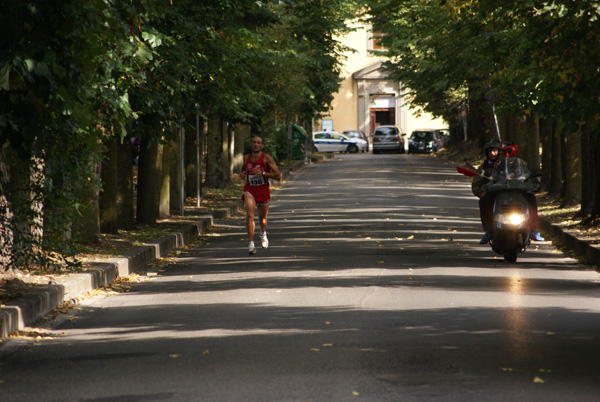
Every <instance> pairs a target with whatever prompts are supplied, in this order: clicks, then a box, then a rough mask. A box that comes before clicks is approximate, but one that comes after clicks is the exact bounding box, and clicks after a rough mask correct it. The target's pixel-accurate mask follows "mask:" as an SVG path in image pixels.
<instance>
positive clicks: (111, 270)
mask: <svg viewBox="0 0 600 402" xmlns="http://www.w3.org/2000/svg"><path fill="white" fill-rule="evenodd" d="M324 159H325V158H323V160H324ZM303 167H304V162H302V161H300V162H297V163H296V164H294V165H292V166H291V167H290V168H286V169H282V171H281V174H282V181H283V180H286V179H287V178H288V177H289V176H290V175H291V173H292V172H295V171H298V170H301V169H302V168H303ZM242 207H243V202H242V200H241V199H239V200H236V201H233V202H232V203H231V204H230V205H228V206H226V207H224V208H217V209H215V210H212V211H210V212H209V213H208V216H207V217H204V218H200V219H197V220H194V221H193V222H191V221H190V223H188V224H185V225H183V226H182V228H181V229H180V230H178V231H174V232H171V233H169V234H168V235H166V236H164V237H162V238H160V239H158V240H156V241H153V242H149V243H147V244H145V245H143V246H141V247H139V248H137V249H135V250H134V251H131V252H129V253H127V254H125V255H123V256H120V257H115V258H110V259H107V260H103V261H99V262H97V263H95V264H93V266H92V267H91V268H89V269H87V270H86V271H84V272H81V273H78V274H73V275H69V276H67V277H65V278H60V279H58V280H56V282H54V283H49V284H48V286H47V287H46V288H45V289H42V288H40V289H35V290H32V291H31V292H29V293H28V294H26V295H25V296H23V297H20V298H18V299H15V300H12V301H10V302H8V303H7V304H6V305H4V306H2V307H0V339H4V338H7V337H8V336H9V335H10V334H12V333H13V332H15V331H18V330H20V329H23V328H25V327H27V326H29V325H31V324H33V323H34V322H35V321H37V320H39V319H40V318H42V317H44V316H45V315H46V314H48V313H49V312H51V311H52V310H54V309H56V308H57V307H59V306H61V305H62V304H63V303H64V302H66V301H68V300H71V299H74V298H77V297H79V296H81V295H82V294H84V293H85V292H88V291H90V290H93V289H97V288H100V287H102V286H107V285H110V284H111V283H112V282H113V281H114V280H115V279H116V278H117V277H118V276H127V275H129V274H131V273H134V272H139V271H142V270H144V268H146V266H147V265H148V264H150V263H152V262H154V261H155V260H156V259H157V258H160V257H163V256H165V255H166V254H168V253H169V252H170V251H171V250H174V249H176V248H179V247H182V246H185V245H186V244H188V243H190V242H191V241H192V240H194V239H195V238H196V237H197V236H199V235H201V234H203V233H205V232H206V231H207V230H208V229H210V228H211V227H212V225H213V219H227V218H230V217H232V216H234V215H235V214H236V213H237V212H238V211H239V210H240V209H241V208H242ZM191 209H193V208H191Z"/></svg>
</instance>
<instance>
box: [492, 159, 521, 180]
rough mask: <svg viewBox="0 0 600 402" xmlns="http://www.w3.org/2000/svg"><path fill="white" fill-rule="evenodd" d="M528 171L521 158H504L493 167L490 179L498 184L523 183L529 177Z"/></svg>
mask: <svg viewBox="0 0 600 402" xmlns="http://www.w3.org/2000/svg"><path fill="white" fill-rule="evenodd" d="M529 174H530V173H529V169H527V167H526V166H525V162H524V161H523V159H521V158H515V157H510V158H504V159H502V160H501V161H499V162H498V163H497V164H496V166H494V171H493V172H492V177H493V178H494V180H496V181H499V182H504V181H510V180H518V181H525V180H527V178H528V177H529Z"/></svg>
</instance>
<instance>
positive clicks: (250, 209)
mask: <svg viewBox="0 0 600 402" xmlns="http://www.w3.org/2000/svg"><path fill="white" fill-rule="evenodd" d="M244 205H245V207H246V232H247V233H248V241H254V228H255V224H254V210H255V209H256V200H255V199H254V196H253V195H252V194H250V193H244Z"/></svg>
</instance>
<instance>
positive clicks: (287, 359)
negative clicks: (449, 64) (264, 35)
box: [0, 154, 600, 402]
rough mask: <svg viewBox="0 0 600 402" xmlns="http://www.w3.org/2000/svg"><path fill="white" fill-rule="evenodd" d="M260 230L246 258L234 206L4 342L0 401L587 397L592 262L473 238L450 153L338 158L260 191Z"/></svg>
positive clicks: (464, 188) (595, 289)
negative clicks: (127, 285)
mask: <svg viewBox="0 0 600 402" xmlns="http://www.w3.org/2000/svg"><path fill="white" fill-rule="evenodd" d="M268 233H269V239H270V244H271V245H270V247H269V249H268V250H262V249H259V250H258V252H257V254H256V255H255V256H248V255H247V240H246V238H245V227H244V220H243V217H241V216H240V217H237V218H236V219H231V220H223V221H219V222H218V227H217V228H216V230H215V232H214V233H212V234H211V235H210V236H208V237H206V238H204V240H203V241H199V242H197V243H196V244H195V245H193V246H192V247H189V248H186V249H183V250H181V251H180V252H179V253H178V254H176V255H173V256H172V257H170V258H169V259H168V260H167V262H168V263H169V265H168V266H165V267H164V268H163V269H162V270H161V272H160V275H159V276H157V277H152V278H149V279H147V280H144V281H142V282H140V283H134V284H132V285H131V286H132V287H131V290H130V291H129V292H127V293H121V294H117V295H103V296H98V297H95V298H92V299H90V300H87V301H86V302H85V303H83V304H82V305H81V306H79V308H80V309H79V310H74V311H72V312H71V313H70V314H69V315H63V316H62V318H61V319H59V320H58V321H57V323H56V324H55V326H54V327H53V328H51V330H49V335H51V336H47V337H42V338H41V339H38V340H37V341H36V342H35V343H34V344H31V343H26V345H29V346H28V347H26V348H24V349H23V350H20V351H18V352H15V353H12V354H10V355H5V356H4V358H3V361H2V364H1V365H0V395H1V397H0V399H2V400H3V401H36V400H37V401H196V400H197V401H200V400H201V401H422V400H427V401H468V400H471V401H515V400H527V401H538V400H539V401H561V402H562V401H567V400H572V401H598V400H600V368H599V365H600V294H599V293H600V286H599V285H600V275H599V274H598V273H597V272H595V271H594V270H593V269H590V268H589V267H586V266H583V265H580V264H578V263H577V262H576V261H574V260H573V259H571V258H568V257H566V256H565V255H563V254H562V253H560V252H557V251H556V250H555V249H554V248H553V246H552V244H550V243H549V242H544V243H539V244H533V245H532V247H530V248H529V249H528V250H527V252H526V253H525V254H524V255H522V256H520V258H519V260H518V262H517V263H515V264H509V263H507V262H505V261H504V260H503V258H502V257H498V256H495V255H494V254H493V252H492V251H491V250H490V248H489V247H488V246H480V245H479V244H478V241H479V239H480V238H481V236H482V229H481V226H480V223H479V218H478V209H477V200H476V198H475V197H473V196H472V194H471V193H470V188H469V181H468V179H467V178H464V177H462V176H459V175H458V174H457V173H456V172H455V171H454V168H453V166H452V165H448V164H446V163H444V162H442V161H440V160H438V159H436V158H433V157H428V156H420V155H371V154H357V155H337V156H336V159H335V160H332V161H328V162H325V163H321V164H318V165H312V166H309V167H307V168H306V169H304V170H303V171H301V172H300V173H298V174H296V175H295V176H294V178H293V179H291V180H290V181H288V182H287V183H286V184H285V186H284V188H283V189H281V190H279V191H277V192H276V193H275V194H274V196H273V199H272V206H271V210H270V214H269V231H268ZM256 241H257V244H260V243H259V239H258V234H257V235H256ZM14 342H17V344H19V343H18V342H19V341H14ZM20 342H21V343H23V341H20Z"/></svg>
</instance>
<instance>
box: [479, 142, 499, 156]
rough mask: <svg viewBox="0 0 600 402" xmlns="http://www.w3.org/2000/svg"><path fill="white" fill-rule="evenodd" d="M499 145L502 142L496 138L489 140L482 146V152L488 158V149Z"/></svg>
mask: <svg viewBox="0 0 600 402" xmlns="http://www.w3.org/2000/svg"><path fill="white" fill-rule="evenodd" d="M500 145H502V144H501V143H500V141H498V140H490V141H488V142H486V143H485V145H484V146H483V153H484V155H485V157H486V158H489V155H488V151H489V150H490V149H494V148H499V147H500Z"/></svg>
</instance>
